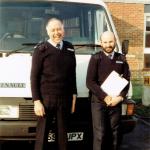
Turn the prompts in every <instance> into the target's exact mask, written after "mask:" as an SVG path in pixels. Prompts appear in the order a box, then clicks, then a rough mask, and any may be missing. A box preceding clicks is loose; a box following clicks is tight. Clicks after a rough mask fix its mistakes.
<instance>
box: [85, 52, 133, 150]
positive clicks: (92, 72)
mask: <svg viewBox="0 0 150 150" xmlns="http://www.w3.org/2000/svg"><path fill="white" fill-rule="evenodd" d="M113 70H115V71H116V72H118V73H119V74H120V75H122V76H123V77H124V78H125V79H127V80H128V81H129V80H130V72H129V66H128V64H127V62H126V60H125V56H123V55H121V54H119V53H116V52H115V53H114V57H113V59H109V58H108V56H106V55H105V54H104V52H102V51H101V52H99V53H97V54H94V55H93V56H92V57H91V60H90V63H89V66H88V72H87V87H88V88H89V90H90V91H91V92H92V99H91V101H92V103H91V107H92V119H93V132H94V135H95V136H94V141H93V142H94V144H93V150H102V148H101V145H102V143H106V145H108V143H107V142H108V141H106V142H105V141H104V139H105V137H104V135H106V134H105V133H106V132H108V131H106V129H107V122H108V120H110V122H109V123H108V124H109V125H110V126H111V129H112V131H111V132H110V131H109V136H111V134H110V133H112V138H113V143H112V146H111V148H112V150H116V149H117V148H118V140H119V125H120V119H121V103H119V104H117V105H116V106H114V107H110V106H109V107H107V106H106V103H105V102H104V98H105V97H106V96H107V94H106V93H105V92H104V91H103V90H102V89H101V88H100V86H101V84H102V83H103V82H104V80H105V79H106V78H107V77H108V75H109V74H110V73H111V72H112V71H113ZM128 89H129V84H128V85H127V86H126V87H125V88H124V89H123V91H122V92H121V93H120V96H122V97H124V98H125V97H126V94H127V92H128ZM102 147H103V146H102ZM109 150H110V149H109Z"/></svg>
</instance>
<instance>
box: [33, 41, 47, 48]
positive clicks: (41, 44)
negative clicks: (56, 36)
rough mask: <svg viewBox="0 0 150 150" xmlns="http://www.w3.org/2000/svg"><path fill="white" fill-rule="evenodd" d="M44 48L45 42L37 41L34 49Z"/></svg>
mask: <svg viewBox="0 0 150 150" xmlns="http://www.w3.org/2000/svg"><path fill="white" fill-rule="evenodd" d="M45 48H46V43H45V42H43V41H42V42H39V43H38V44H37V45H36V46H35V47H34V49H39V50H44V49H45Z"/></svg>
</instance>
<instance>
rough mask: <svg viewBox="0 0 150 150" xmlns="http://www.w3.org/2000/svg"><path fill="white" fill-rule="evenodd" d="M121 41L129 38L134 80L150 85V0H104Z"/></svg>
mask: <svg viewBox="0 0 150 150" xmlns="http://www.w3.org/2000/svg"><path fill="white" fill-rule="evenodd" d="M104 2H106V4H107V6H108V8H109V10H110V12H111V15H112V17H113V21H114V23H115V26H116V29H117V32H118V35H119V38H120V41H123V40H129V52H128V55H127V59H128V62H129V64H130V69H131V73H132V81H133V83H134V84H136V85H143V83H144V85H145V84H149V85H150V0H104Z"/></svg>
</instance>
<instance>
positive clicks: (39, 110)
mask: <svg viewBox="0 0 150 150" xmlns="http://www.w3.org/2000/svg"><path fill="white" fill-rule="evenodd" d="M34 112H35V114H36V115H37V116H41V117H43V116H44V115H45V109H44V105H43V104H42V103H41V101H40V100H35V101H34Z"/></svg>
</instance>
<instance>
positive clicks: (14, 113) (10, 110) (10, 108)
mask: <svg viewBox="0 0 150 150" xmlns="http://www.w3.org/2000/svg"><path fill="white" fill-rule="evenodd" d="M5 118H19V106H16V105H0V119H5Z"/></svg>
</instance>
